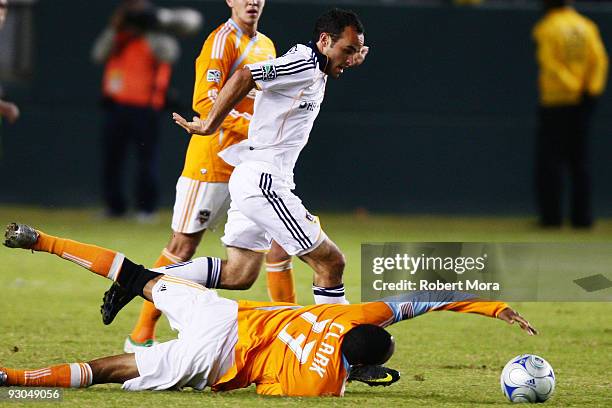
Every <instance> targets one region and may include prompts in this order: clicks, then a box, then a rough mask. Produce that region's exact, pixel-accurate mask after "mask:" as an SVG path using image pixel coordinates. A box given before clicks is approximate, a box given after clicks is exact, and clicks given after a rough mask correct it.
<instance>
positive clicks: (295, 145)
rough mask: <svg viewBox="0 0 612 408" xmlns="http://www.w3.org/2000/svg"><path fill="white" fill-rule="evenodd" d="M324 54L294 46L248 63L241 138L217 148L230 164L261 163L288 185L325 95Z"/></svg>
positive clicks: (311, 45) (313, 45) (312, 47)
mask: <svg viewBox="0 0 612 408" xmlns="http://www.w3.org/2000/svg"><path fill="white" fill-rule="evenodd" d="M326 64H327V57H326V56H324V55H323V54H321V53H320V52H319V50H318V49H317V46H316V45H315V44H313V43H310V44H309V45H303V44H297V45H296V46H294V47H293V48H291V49H290V50H289V51H288V52H287V53H286V54H285V55H283V56H282V57H280V58H276V59H273V60H268V61H262V62H259V63H255V64H248V65H246V67H247V68H248V69H250V70H251V74H252V75H253V79H254V80H255V83H256V85H257V88H258V89H259V90H260V91H261V92H258V93H257V96H256V98H255V109H254V113H253V117H252V119H251V124H250V126H249V136H248V138H247V139H246V140H244V141H242V142H240V143H238V144H235V145H233V146H230V147H228V148H227V149H225V150H223V151H221V152H220V153H219V156H221V158H223V160H225V161H226V162H227V163H229V164H231V165H232V166H238V165H239V164H241V163H246V162H264V163H266V164H267V165H268V166H267V168H268V169H270V167H269V166H270V165H271V166H272V168H273V169H274V170H275V171H274V172H276V173H278V174H275V175H276V176H279V177H282V178H283V179H284V180H285V181H286V182H287V183H289V185H291V186H294V184H293V168H294V167H295V163H296V161H297V159H298V156H299V154H300V152H301V151H302V148H303V147H304V146H305V145H306V143H307V142H308V136H309V134H310V130H311V129H312V126H313V124H314V120H315V119H316V117H317V115H318V114H319V110H320V107H321V103H322V102H323V98H324V96H325V84H326V83H327V75H326V74H325V73H324V72H323V70H324V69H325V65H326Z"/></svg>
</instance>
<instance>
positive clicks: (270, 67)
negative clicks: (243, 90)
mask: <svg viewBox="0 0 612 408" xmlns="http://www.w3.org/2000/svg"><path fill="white" fill-rule="evenodd" d="M261 72H262V74H263V76H262V78H261V80H262V81H272V80H274V79H276V67H275V66H274V64H266V65H262V66H261Z"/></svg>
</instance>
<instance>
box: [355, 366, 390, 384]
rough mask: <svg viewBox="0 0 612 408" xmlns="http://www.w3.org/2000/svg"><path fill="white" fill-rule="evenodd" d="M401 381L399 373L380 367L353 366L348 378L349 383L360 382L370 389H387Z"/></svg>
mask: <svg viewBox="0 0 612 408" xmlns="http://www.w3.org/2000/svg"><path fill="white" fill-rule="evenodd" d="M399 379H400V372H399V371H397V370H394V369H392V368H387V367H384V366H380V365H363V366H353V367H351V370H350V372H349V376H348V381H359V382H362V383H365V384H368V385H369V386H370V387H378V386H383V387H387V386H389V385H391V384H393V383H394V382H397V381H399Z"/></svg>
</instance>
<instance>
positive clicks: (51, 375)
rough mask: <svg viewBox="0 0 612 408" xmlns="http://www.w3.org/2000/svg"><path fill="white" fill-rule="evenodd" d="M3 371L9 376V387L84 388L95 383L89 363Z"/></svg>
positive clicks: (5, 369)
mask: <svg viewBox="0 0 612 408" xmlns="http://www.w3.org/2000/svg"><path fill="white" fill-rule="evenodd" d="M2 370H3V371H6V373H7V375H8V378H7V385H8V386H11V385H17V386H20V387H62V388H84V387H89V386H90V385H91V384H92V382H93V374H92V372H91V367H90V366H89V364H87V363H73V364H60V365H55V366H51V367H45V368H41V369H38V370H14V369H12V368H3V369H2Z"/></svg>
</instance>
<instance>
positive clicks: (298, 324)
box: [0, 224, 537, 396]
mask: <svg viewBox="0 0 612 408" xmlns="http://www.w3.org/2000/svg"><path fill="white" fill-rule="evenodd" d="M5 238H6V240H5V243H4V244H5V245H6V246H8V247H13V248H24V249H31V250H33V251H42V252H49V253H53V254H56V255H58V256H60V257H62V258H64V259H67V260H70V261H72V262H75V263H77V264H78V265H80V266H83V267H85V268H86V269H88V270H90V271H92V272H94V273H96V274H98V275H101V276H103V277H106V278H108V279H111V280H113V281H114V282H117V283H118V284H119V285H121V286H122V287H123V288H124V289H126V290H127V291H129V292H131V293H132V294H133V295H134V296H137V295H138V296H141V297H143V298H145V299H147V300H149V301H151V302H153V303H154V304H155V306H156V307H157V308H158V309H159V310H161V311H162V312H163V313H164V314H166V316H167V317H168V319H169V321H170V324H171V326H172V328H173V329H175V330H178V331H179V336H178V339H176V340H171V341H168V342H165V343H160V344H157V345H154V346H152V347H147V348H141V349H138V350H137V351H136V353H135V354H131V353H130V354H121V355H117V356H111V357H104V358H100V359H97V360H93V361H89V362H87V363H73V364H60V365H55V366H51V367H45V368H41V369H37V370H18V369H11V368H0V385H4V386H33V387H74V388H79V387H88V386H90V385H93V384H105V383H120V384H123V386H122V387H123V388H124V389H126V390H131V391H137V390H167V389H180V388H182V387H192V388H194V389H197V390H202V389H204V388H205V387H206V386H209V387H211V388H212V390H213V391H227V390H233V389H238V388H243V387H247V386H249V385H251V384H256V390H257V393H258V394H263V395H284V396H323V395H332V396H342V395H343V394H344V389H345V385H346V380H347V378H348V376H349V373H350V370H351V369H352V368H354V367H357V368H358V367H361V366H363V365H381V364H383V363H385V362H386V361H387V360H388V359H389V358H390V357H391V356H392V354H393V351H394V339H393V337H392V336H391V335H390V334H389V333H388V332H387V331H386V330H384V327H386V326H388V325H391V324H394V323H397V322H400V321H402V320H407V319H411V318H414V317H416V316H419V315H421V314H424V313H426V312H428V311H435V310H450V311H456V312H463V313H478V314H482V315H485V316H490V317H497V318H499V319H501V320H504V321H506V322H508V323H510V324H512V323H514V322H517V323H518V324H519V326H520V327H521V329H523V330H524V331H526V332H527V333H529V334H531V335H533V334H537V332H536V330H535V329H534V328H533V327H532V326H531V325H530V324H529V322H527V321H526V320H525V319H524V318H523V317H521V316H520V315H519V314H518V313H517V312H515V311H514V310H513V309H512V308H510V307H509V306H508V305H507V304H506V303H503V302H496V301H485V300H479V299H475V298H474V296H473V295H470V294H465V293H457V292H422V293H417V294H415V295H414V296H413V298H412V299H410V300H407V301H400V302H383V301H381V302H372V303H364V304H354V305H346V304H320V305H314V306H305V307H303V306H298V305H295V304H290V303H273V302H249V301H233V300H229V299H225V298H222V297H219V296H217V294H216V292H215V291H212V290H209V289H206V288H204V287H203V286H201V285H199V284H197V283H196V282H193V281H190V280H188V279H185V278H189V277H191V276H197V269H198V266H200V267H201V265H200V262H199V259H204V260H205V259H206V258H196V259H194V260H193V261H191V262H188V263H185V264H177V265H171V266H167V267H162V268H158V269H155V270H148V269H145V268H144V267H143V266H141V265H136V264H134V263H133V262H131V261H130V260H128V259H127V258H125V256H124V255H123V254H121V253H118V252H114V251H111V250H108V249H105V248H100V247H97V246H94V245H88V244H83V243H79V242H76V241H71V240H68V239H63V238H59V237H54V236H51V235H48V234H45V233H43V232H40V231H36V230H34V229H33V228H31V227H29V226H26V225H23V224H10V225H9V226H8V228H7V231H6V235H5ZM117 311H118V310H117Z"/></svg>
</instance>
